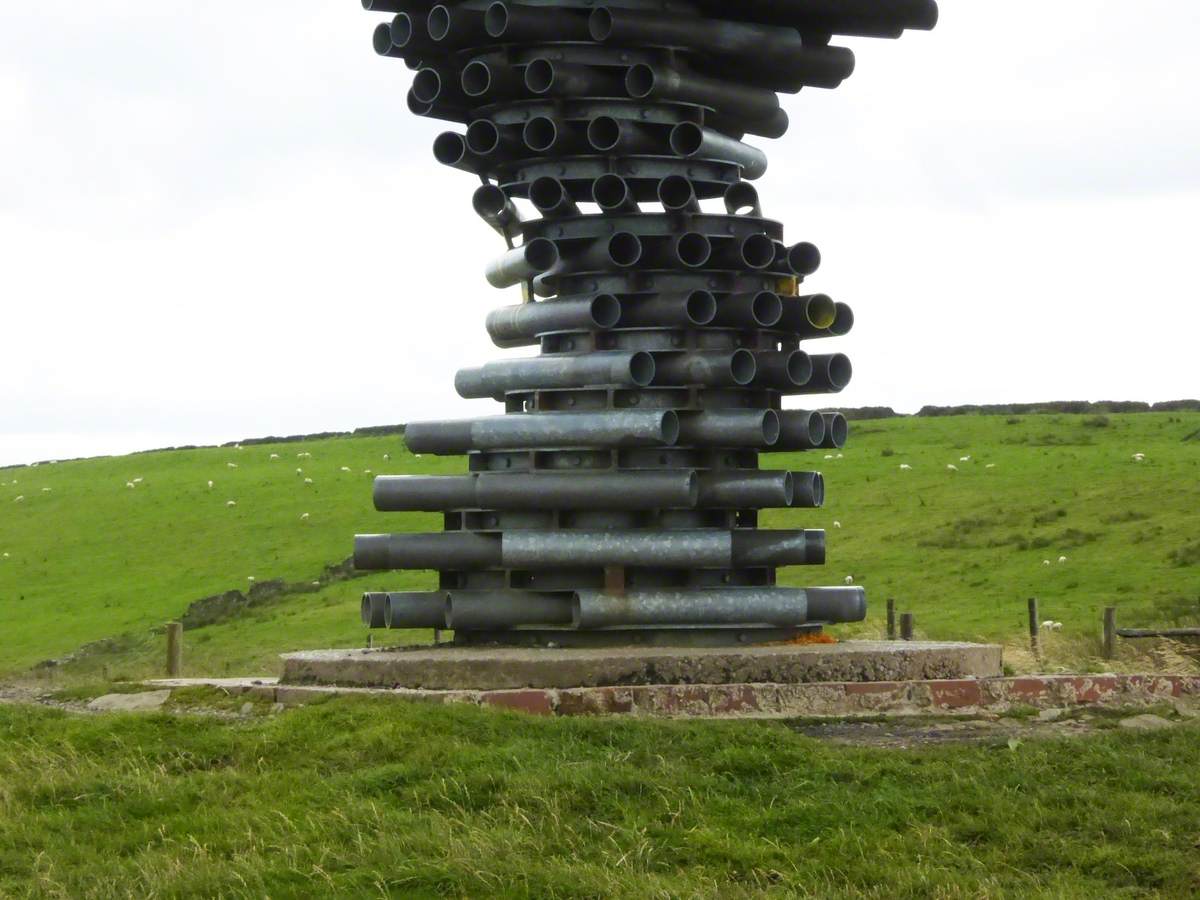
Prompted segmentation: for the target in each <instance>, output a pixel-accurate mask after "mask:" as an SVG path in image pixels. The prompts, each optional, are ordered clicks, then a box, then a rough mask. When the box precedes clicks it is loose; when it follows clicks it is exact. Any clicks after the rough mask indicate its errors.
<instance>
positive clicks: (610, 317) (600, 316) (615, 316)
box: [591, 294, 653, 377]
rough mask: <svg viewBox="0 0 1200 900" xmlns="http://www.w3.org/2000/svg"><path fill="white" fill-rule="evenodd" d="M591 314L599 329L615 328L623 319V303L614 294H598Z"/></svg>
mask: <svg viewBox="0 0 1200 900" xmlns="http://www.w3.org/2000/svg"><path fill="white" fill-rule="evenodd" d="M591 313H592V322H594V323H595V324H596V326H597V327H598V328H613V327H614V326H616V324H617V322H619V321H620V319H621V301H620V300H618V299H617V298H616V297H614V296H613V295H612V294H597V295H596V296H595V297H593V298H592V306H591ZM651 361H653V358H652V359H651ZM651 377H653V376H651Z"/></svg>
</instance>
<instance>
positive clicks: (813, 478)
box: [791, 472, 825, 509]
mask: <svg viewBox="0 0 1200 900" xmlns="http://www.w3.org/2000/svg"><path fill="white" fill-rule="evenodd" d="M791 474H792V486H793V492H792V506H794V507H797V508H800V509H817V508H819V507H822V506H824V505H825V478H824V476H822V475H821V473H820V472H792V473H791Z"/></svg>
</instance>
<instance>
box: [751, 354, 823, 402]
mask: <svg viewBox="0 0 1200 900" xmlns="http://www.w3.org/2000/svg"><path fill="white" fill-rule="evenodd" d="M755 360H756V361H757V363H758V374H757V376H756V377H755V379H754V384H755V385H756V386H758V387H765V388H767V389H768V390H772V391H779V392H780V393H783V394H794V393H797V391H798V389H799V388H801V387H804V385H806V384H808V382H809V380H810V379H811V378H812V375H813V366H812V361H811V360H810V359H809V356H808V354H807V353H805V352H804V351H803V350H791V351H783V352H768V353H756V354H755Z"/></svg>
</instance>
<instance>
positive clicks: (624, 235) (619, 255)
mask: <svg viewBox="0 0 1200 900" xmlns="http://www.w3.org/2000/svg"><path fill="white" fill-rule="evenodd" d="M608 258H609V259H610V260H612V262H613V264H614V265H618V266H621V267H627V266H632V265H636V264H637V261H638V260H639V259H641V258H642V242H641V241H640V240H638V236H637V235H636V234H632V233H631V232H628V231H618V232H617V233H616V234H614V235H613V236H612V237H610V238H609V239H608Z"/></svg>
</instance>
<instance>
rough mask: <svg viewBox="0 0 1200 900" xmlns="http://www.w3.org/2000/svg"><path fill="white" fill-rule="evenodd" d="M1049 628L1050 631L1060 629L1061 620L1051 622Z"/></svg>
mask: <svg viewBox="0 0 1200 900" xmlns="http://www.w3.org/2000/svg"><path fill="white" fill-rule="evenodd" d="M1050 629H1051V630H1052V631H1060V630H1061V629H1062V622H1051V623H1050Z"/></svg>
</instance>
